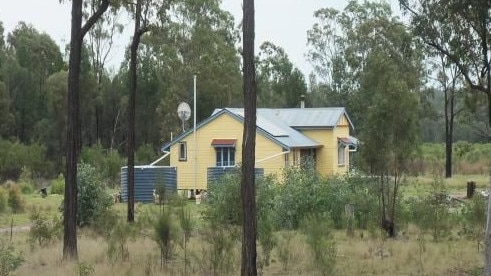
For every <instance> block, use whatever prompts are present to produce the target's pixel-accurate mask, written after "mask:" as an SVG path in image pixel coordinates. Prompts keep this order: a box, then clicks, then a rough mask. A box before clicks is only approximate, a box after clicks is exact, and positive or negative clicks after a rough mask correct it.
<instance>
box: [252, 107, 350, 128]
mask: <svg viewBox="0 0 491 276" xmlns="http://www.w3.org/2000/svg"><path fill="white" fill-rule="evenodd" d="M260 112H261V113H273V114H274V116H276V117H278V118H279V119H281V120H282V121H283V122H285V124H287V125H289V126H291V127H293V128H325V127H327V128H333V127H336V125H337V124H338V122H339V119H340V118H341V117H342V116H343V115H345V116H346V118H348V121H349V123H350V125H351V127H353V125H352V124H351V120H350V119H349V117H348V115H347V114H346V110H345V108H344V107H326V108H278V109H258V113H260Z"/></svg>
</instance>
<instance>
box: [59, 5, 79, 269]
mask: <svg viewBox="0 0 491 276" xmlns="http://www.w3.org/2000/svg"><path fill="white" fill-rule="evenodd" d="M81 31H82V0H73V1H72V30H71V40H70V60H69V71H68V96H67V107H68V108H67V113H68V114H67V140H66V142H67V146H66V174H65V175H66V176H65V200H64V206H63V207H64V209H63V210H64V212H63V226H64V236H63V258H64V259H77V258H78V252H77V157H78V150H77V149H78V145H79V144H80V141H79V140H78V138H79V136H78V128H79V124H80V118H79V93H80V86H79V75H80V60H81V49H82V40H81V39H80V38H81Z"/></svg>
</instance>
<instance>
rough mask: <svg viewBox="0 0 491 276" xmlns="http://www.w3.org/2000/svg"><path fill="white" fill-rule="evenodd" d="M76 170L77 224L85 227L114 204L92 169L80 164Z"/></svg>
mask: <svg viewBox="0 0 491 276" xmlns="http://www.w3.org/2000/svg"><path fill="white" fill-rule="evenodd" d="M77 170H78V171H77V190H78V197H77V199H78V204H77V224H78V226H87V225H90V224H91V223H92V222H93V221H94V220H96V219H97V216H99V215H101V214H104V212H105V211H106V210H108V209H109V208H110V207H111V206H112V205H113V203H114V202H113V199H112V197H111V196H110V195H109V194H107V192H106V189H105V188H104V187H103V186H102V181H101V180H100V177H99V175H98V174H97V172H96V170H95V168H94V167H92V166H90V165H88V164H84V163H80V164H79V165H78V166H77Z"/></svg>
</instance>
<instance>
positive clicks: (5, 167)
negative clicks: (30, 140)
mask: <svg viewBox="0 0 491 276" xmlns="http://www.w3.org/2000/svg"><path fill="white" fill-rule="evenodd" d="M45 155H46V147H45V146H43V145H39V144H31V145H24V144H21V143H19V142H17V141H16V142H10V141H7V140H2V139H0V179H12V180H18V179H19V177H20V175H21V173H22V169H23V167H25V168H26V169H27V170H29V171H30V172H32V174H33V175H45V174H46V172H48V173H49V172H51V169H52V163H51V162H47V161H46V157H45Z"/></svg>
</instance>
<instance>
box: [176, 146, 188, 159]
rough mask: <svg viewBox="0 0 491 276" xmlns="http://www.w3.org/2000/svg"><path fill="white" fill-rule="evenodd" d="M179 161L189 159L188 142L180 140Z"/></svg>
mask: <svg viewBox="0 0 491 276" xmlns="http://www.w3.org/2000/svg"><path fill="white" fill-rule="evenodd" d="M177 150H178V152H179V153H178V154H179V161H187V160H188V145H187V143H186V142H179V148H178V149H177Z"/></svg>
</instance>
